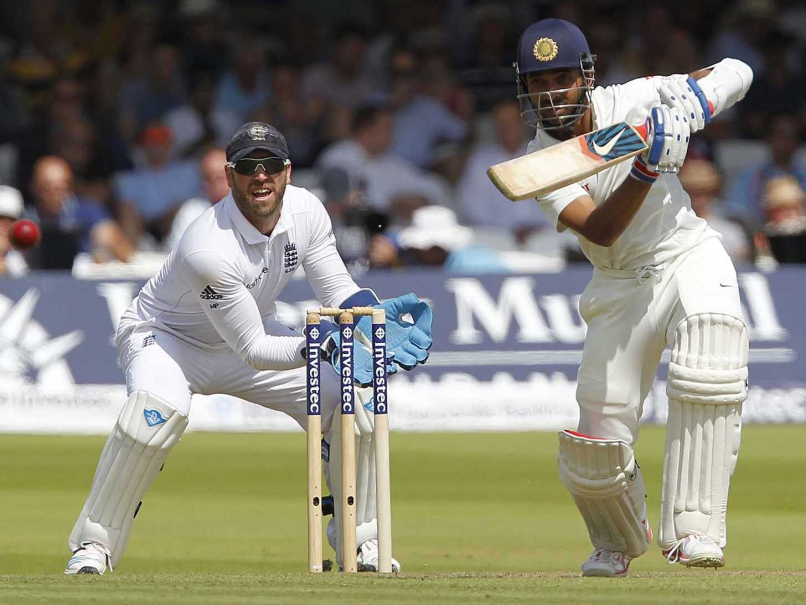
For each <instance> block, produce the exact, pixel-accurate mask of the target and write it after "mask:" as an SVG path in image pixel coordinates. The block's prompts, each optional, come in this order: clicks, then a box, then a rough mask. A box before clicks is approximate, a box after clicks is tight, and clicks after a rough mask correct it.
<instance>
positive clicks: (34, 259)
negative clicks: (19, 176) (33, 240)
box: [30, 156, 134, 269]
mask: <svg viewBox="0 0 806 605" xmlns="http://www.w3.org/2000/svg"><path fill="white" fill-rule="evenodd" d="M31 193H32V196H33V200H32V201H33V203H32V204H30V206H31V208H30V218H31V219H32V220H34V221H36V222H37V223H39V226H40V228H41V229H42V242H41V243H40V244H39V246H38V247H36V248H33V249H32V250H31V251H30V258H31V264H32V266H33V267H34V268H36V269H71V268H72V266H73V260H74V259H75V257H76V255H77V254H79V253H86V254H88V255H90V256H91V257H92V258H93V260H94V261H95V262H106V261H109V260H113V259H115V260H119V261H123V262H127V261H128V260H129V259H130V258H131V256H132V254H133V253H134V249H133V248H132V246H131V244H129V242H128V240H127V239H126V237H125V236H124V235H123V232H122V231H121V229H120V227H119V225H118V224H117V223H116V222H115V221H114V220H113V219H112V217H111V216H110V215H109V213H108V212H107V211H106V210H105V209H104V208H103V207H101V206H99V205H98V204H96V203H94V202H91V201H88V200H86V199H82V198H78V197H76V195H75V194H74V192H73V174H72V171H71V170H70V166H69V165H68V164H67V162H65V161H64V160H63V159H61V158H57V157H55V156H45V157H43V158H40V159H39V160H38V161H37V162H36V164H34V171H33V177H32V181H31Z"/></svg>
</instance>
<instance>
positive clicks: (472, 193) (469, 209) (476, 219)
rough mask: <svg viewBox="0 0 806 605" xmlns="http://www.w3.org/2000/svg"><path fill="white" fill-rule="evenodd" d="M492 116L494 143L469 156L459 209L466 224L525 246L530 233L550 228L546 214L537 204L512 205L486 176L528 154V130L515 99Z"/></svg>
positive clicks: (460, 191) (506, 103)
mask: <svg viewBox="0 0 806 605" xmlns="http://www.w3.org/2000/svg"><path fill="white" fill-rule="evenodd" d="M492 115H493V123H494V124H495V142H493V143H489V144H486V145H482V146H480V147H478V148H476V149H475V150H474V151H472V152H471V153H470V156H469V157H468V159H467V163H466V164H465V170H464V173H463V175H462V178H461V180H460V181H459V195H458V197H459V208H460V212H461V216H462V218H463V220H464V222H465V223H466V224H468V225H470V226H472V227H478V228H487V229H489V228H492V229H496V228H497V229H499V230H502V231H504V230H505V231H506V232H508V233H511V234H512V235H513V236H514V237H515V240H516V241H517V242H518V243H520V244H523V243H524V242H525V241H526V238H527V237H528V236H529V234H531V233H533V232H534V231H538V230H540V229H543V228H544V227H546V226H547V225H548V221H547V220H546V218H545V214H544V213H543V212H542V211H541V210H540V207H539V206H538V204H537V203H530V202H523V203H519V204H513V203H512V202H510V201H509V200H508V199H507V198H505V197H504V196H503V195H502V194H501V192H500V191H498V189H497V188H496V187H495V185H493V183H492V181H490V179H489V178H488V177H487V168H489V167H490V166H492V165H493V164H498V163H499V162H505V161H507V160H511V159H513V158H516V157H518V156H521V155H523V154H524V153H526V145H527V144H528V142H529V130H528V129H527V127H526V124H525V123H524V121H523V119H522V118H521V111H520V106H519V105H518V103H517V102H516V101H514V100H510V101H503V102H500V103H498V104H497V105H496V106H495V107H494V108H493V111H492Z"/></svg>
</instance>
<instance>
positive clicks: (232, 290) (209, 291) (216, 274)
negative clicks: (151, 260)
mask: <svg viewBox="0 0 806 605" xmlns="http://www.w3.org/2000/svg"><path fill="white" fill-rule="evenodd" d="M183 265H184V272H185V276H186V280H187V282H188V285H189V286H190V288H191V289H192V290H193V292H194V293H195V294H196V295H197V296H198V297H199V298H200V299H201V307H202V309H203V310H204V313H205V315H207V318H208V319H209V320H210V323H211V324H213V327H214V328H215V329H216V331H217V332H218V333H219V334H220V335H221V338H223V339H224V342H226V343H227V344H228V345H229V346H230V348H231V349H232V350H233V351H235V352H236V353H237V354H238V356H239V357H240V358H241V359H243V360H244V362H245V363H246V364H247V365H249V366H250V367H253V368H255V369H256V370H290V369H293V368H298V367H301V366H303V365H304V364H305V360H304V359H303V357H302V354H301V351H302V348H303V347H304V346H305V339H304V338H302V337H300V336H274V335H270V334H266V331H265V329H264V328H263V320H262V318H261V315H260V310H259V309H258V306H257V303H256V302H255V299H254V298H252V295H251V294H250V293H249V290H247V289H246V286H245V285H244V284H243V281H242V280H241V279H240V278H239V276H238V275H237V272H236V270H235V268H234V267H233V266H232V265H231V264H230V263H228V262H227V261H225V260H224V259H223V258H222V257H221V255H220V254H219V253H217V252H214V251H212V250H197V251H194V252H190V253H189V254H187V255H186V256H185V258H184V263H183Z"/></svg>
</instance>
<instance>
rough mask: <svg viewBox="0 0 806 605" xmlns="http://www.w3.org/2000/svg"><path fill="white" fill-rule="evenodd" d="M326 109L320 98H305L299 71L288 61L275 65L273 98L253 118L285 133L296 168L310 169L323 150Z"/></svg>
mask: <svg viewBox="0 0 806 605" xmlns="http://www.w3.org/2000/svg"><path fill="white" fill-rule="evenodd" d="M324 110H325V106H324V104H323V102H322V100H321V99H316V98H306V97H303V95H302V88H301V86H300V79H299V70H298V69H297V68H296V67H294V66H293V65H291V64H288V63H285V64H281V65H277V66H275V68H274V77H273V78H272V92H271V100H270V101H269V103H267V104H266V105H265V106H264V107H263V108H262V109H260V110H258V112H257V113H256V114H255V115H254V116H253V117H254V119H255V120H257V121H259V122H265V123H267V124H273V125H274V126H275V127H276V128H277V129H278V130H279V131H280V132H282V133H283V134H284V135H285V138H286V141H288V148H289V149H290V150H292V153H293V154H294V167H295V168H309V167H311V166H313V163H314V160H315V159H316V154H317V153H318V152H319V150H320V149H321V145H322V125H323V124H322V123H323V119H324V116H323V114H324Z"/></svg>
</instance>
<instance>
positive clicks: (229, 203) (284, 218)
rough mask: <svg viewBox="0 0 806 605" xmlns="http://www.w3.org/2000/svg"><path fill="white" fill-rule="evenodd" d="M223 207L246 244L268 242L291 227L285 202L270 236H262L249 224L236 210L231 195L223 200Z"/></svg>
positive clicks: (236, 207)
mask: <svg viewBox="0 0 806 605" xmlns="http://www.w3.org/2000/svg"><path fill="white" fill-rule="evenodd" d="M224 207H225V208H226V211H227V216H229V218H230V221H232V225H233V226H234V227H235V228H236V229H237V230H238V231H239V232H240V234H241V235H243V237H244V239H245V240H246V242H247V243H248V244H263V243H265V242H267V241H269V239H270V238H271V237H275V236H277V235H280V234H281V233H285V232H286V231H288V230H289V228H290V227H291V225H290V224H289V223H290V222H291V220H292V219H291V217H290V213H289V212H286V203H285V201H284V202H283V207H282V208H281V209H280V220H278V221H277V225H276V226H275V227H274V229H273V230H272V232H271V236H268V235H263V234H262V233H261V232H260V231H258V230H257V228H255V226H254V225H253V224H252V223H250V222H249V220H248V219H247V218H246V217H245V216H244V215H243V213H242V212H241V210H240V209H239V208H238V205H237V204H236V203H235V200H234V199H232V193H230V194H229V195H228V196H227V197H226V198H224Z"/></svg>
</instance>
